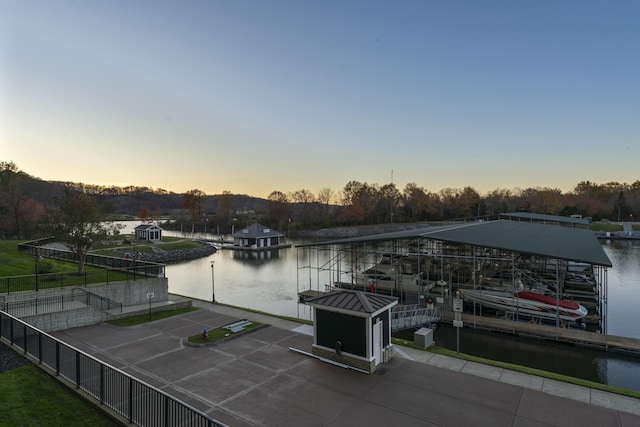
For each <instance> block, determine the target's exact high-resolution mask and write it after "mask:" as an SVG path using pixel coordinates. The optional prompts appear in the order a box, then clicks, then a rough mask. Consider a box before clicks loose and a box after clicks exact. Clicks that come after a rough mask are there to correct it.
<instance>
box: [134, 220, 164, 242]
mask: <svg viewBox="0 0 640 427" xmlns="http://www.w3.org/2000/svg"><path fill="white" fill-rule="evenodd" d="M135 233H136V239H137V240H146V241H161V240H162V228H160V227H158V226H157V225H155V224H140V225H139V226H137V227H136V228H135Z"/></svg>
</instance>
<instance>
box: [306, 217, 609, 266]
mask: <svg viewBox="0 0 640 427" xmlns="http://www.w3.org/2000/svg"><path fill="white" fill-rule="evenodd" d="M417 238H425V239H433V240H440V241H443V242H450V243H457V244H466V245H472V246H479V247H485V248H493V249H498V250H502V251H506V252H515V253H521V254H528V255H538V256H544V257H549V258H557V259H564V260H569V261H578V262H585V263H589V264H592V265H600V266H605V267H611V266H612V264H611V261H610V260H609V257H607V254H606V253H605V252H604V250H603V249H602V246H601V245H600V242H599V241H598V239H597V238H596V236H595V234H594V233H593V231H590V230H587V229H583V228H573V227H560V226H553V225H545V224H539V223H534V222H529V221H510V220H497V221H485V222H471V223H459V224H451V225H441V226H435V227H426V228H423V229H414V230H403V231H398V232H390V233H381V234H374V235H369V236H360V237H351V238H347V239H337V240H329V241H325V242H317V243H310V244H304V245H298V246H297V247H309V246H326V245H348V244H364V243H367V242H383V241H392V240H407V239H417Z"/></svg>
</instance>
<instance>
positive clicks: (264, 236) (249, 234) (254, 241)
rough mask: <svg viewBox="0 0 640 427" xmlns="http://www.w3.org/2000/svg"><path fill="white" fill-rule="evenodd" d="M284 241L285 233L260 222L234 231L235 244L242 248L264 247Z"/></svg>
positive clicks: (274, 245) (273, 245) (276, 245)
mask: <svg viewBox="0 0 640 427" xmlns="http://www.w3.org/2000/svg"><path fill="white" fill-rule="evenodd" d="M283 243H284V234H282V233H280V232H279V231H275V230H272V229H270V228H269V227H265V226H264V225H262V224H258V223H255V224H252V225H250V226H248V227H247V228H243V229H242V230H240V231H237V232H235V233H233V245H234V246H237V247H240V248H248V249H263V248H269V247H278V246H281V245H282V244H283Z"/></svg>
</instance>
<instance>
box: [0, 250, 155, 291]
mask: <svg viewBox="0 0 640 427" xmlns="http://www.w3.org/2000/svg"><path fill="white" fill-rule="evenodd" d="M48 240H49V239H42V240H34V241H32V242H26V243H20V244H19V245H18V251H19V252H21V253H25V254H29V255H33V256H34V258H35V259H36V260H37V261H40V260H41V259H43V258H51V259H56V260H61V261H66V262H74V263H75V262H77V258H76V256H75V254H74V253H73V252H71V251H67V250H61V249H56V248H48V247H44V246H41V245H42V244H44V243H46V242H47V241H48ZM37 261H36V265H35V266H34V267H35V274H29V275H23V276H7V277H0V294H10V293H12V292H25V291H39V290H41V289H55V288H64V287H68V286H86V285H87V284H90V283H111V282H120V281H123V280H134V281H135V280H140V279H146V278H150V277H151V278H157V277H165V265H164V264H157V263H153V262H146V261H140V260H136V259H127V258H116V257H108V256H102V255H93V254H88V255H87V258H86V262H85V265H90V266H93V267H100V270H95V271H83V272H82V273H78V272H64V273H40V272H39V271H38V266H37Z"/></svg>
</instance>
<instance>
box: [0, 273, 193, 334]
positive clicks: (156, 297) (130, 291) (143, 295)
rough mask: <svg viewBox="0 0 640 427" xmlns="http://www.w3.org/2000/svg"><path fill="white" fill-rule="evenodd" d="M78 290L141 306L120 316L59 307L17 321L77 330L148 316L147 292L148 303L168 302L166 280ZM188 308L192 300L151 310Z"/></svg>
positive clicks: (45, 293) (21, 295)
mask: <svg viewBox="0 0 640 427" xmlns="http://www.w3.org/2000/svg"><path fill="white" fill-rule="evenodd" d="M77 288H79V289H83V290H85V291H88V292H91V293H93V294H96V295H99V296H101V297H104V298H109V299H110V300H112V301H114V302H117V303H121V304H122V306H123V307H131V306H141V308H140V310H138V311H133V312H132V311H130V310H129V311H128V312H127V313H126V314H121V313H118V312H115V311H111V312H109V313H107V312H105V311H101V310H98V309H96V308H93V307H88V306H82V307H76V308H68V309H67V308H63V309H62V310H60V309H59V308H58V311H51V312H48V313H40V314H37V315H31V316H20V318H21V319H22V320H24V321H25V322H28V323H29V324H31V325H33V326H35V327H37V328H40V329H41V330H43V331H45V332H54V331H60V330H64V329H70V328H78V327H81V326H88V325H95V324H97V323H101V322H104V321H107V320H112V319H117V318H120V317H124V316H131V315H135V314H140V313H148V312H149V308H147V306H146V305H147V304H149V298H147V295H148V294H150V293H153V298H152V299H151V303H153V304H157V303H163V302H167V301H168V300H169V281H168V279H167V278H151V279H140V280H136V281H133V280H129V281H122V282H112V283H109V284H106V283H98V284H94V285H87V286H82V287H77ZM73 290H74V287H69V288H56V289H43V290H40V291H38V292H36V291H28V292H17V293H13V294H9V295H3V297H2V302H12V301H26V300H35V299H42V298H46V297H52V296H61V295H71V294H72V293H73ZM190 306H191V301H190V300H188V301H185V302H184V303H177V304H166V305H160V306H156V307H153V308H152V309H151V311H153V312H156V311H164V310H175V309H179V308H185V307H190ZM43 309H44V310H46V308H45V307H43ZM54 309H55V308H54Z"/></svg>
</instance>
